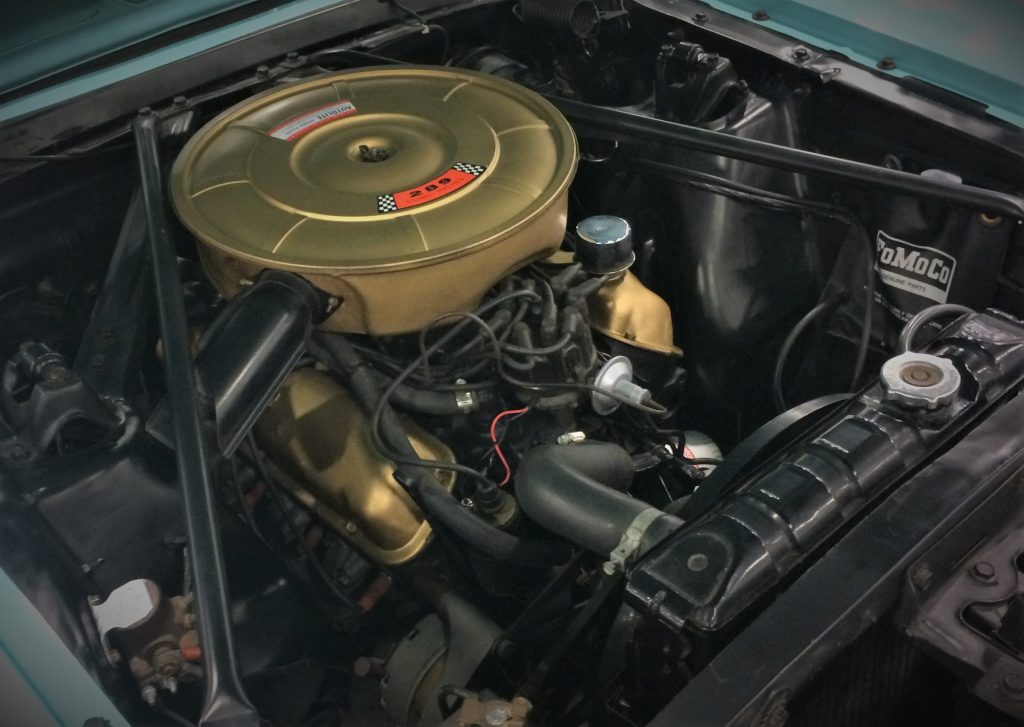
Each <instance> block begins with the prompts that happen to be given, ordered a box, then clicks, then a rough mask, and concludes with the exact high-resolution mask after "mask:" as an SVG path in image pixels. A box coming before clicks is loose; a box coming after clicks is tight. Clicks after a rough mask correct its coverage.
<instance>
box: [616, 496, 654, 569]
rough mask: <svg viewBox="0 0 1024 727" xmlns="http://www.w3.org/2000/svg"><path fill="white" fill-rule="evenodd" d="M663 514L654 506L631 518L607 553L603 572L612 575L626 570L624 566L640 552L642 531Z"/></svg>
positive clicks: (645, 530)
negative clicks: (611, 549) (617, 540)
mask: <svg viewBox="0 0 1024 727" xmlns="http://www.w3.org/2000/svg"><path fill="white" fill-rule="evenodd" d="M664 514H665V513H663V512H662V511H661V510H659V509H657V508H655V507H649V508H647V509H646V510H643V511H641V512H640V514H639V515H637V516H636V517H635V518H633V522H631V523H630V524H629V527H627V528H626V531H625V532H624V533H622V537H621V538H620V539H619V544H618V545H616V546H615V550H613V551H612V552H611V553H610V554H609V555H608V560H607V561H606V562H605V564H604V572H605V573H607V574H608V575H612V574H613V573H615V572H621V571H624V570H626V566H627V565H629V563H630V562H631V561H632V560H633V558H634V557H636V555H637V554H638V553H639V552H640V546H641V544H642V543H643V539H644V533H646V532H647V528H649V527H650V526H651V523H653V522H654V521H655V520H657V519H658V518H660V517H661V516H662V515H664Z"/></svg>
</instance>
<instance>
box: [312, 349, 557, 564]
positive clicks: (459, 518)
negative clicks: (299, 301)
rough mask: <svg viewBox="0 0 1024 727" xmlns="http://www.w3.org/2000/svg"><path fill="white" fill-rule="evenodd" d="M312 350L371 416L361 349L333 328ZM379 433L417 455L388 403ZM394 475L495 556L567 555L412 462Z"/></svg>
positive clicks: (375, 393) (538, 559)
mask: <svg viewBox="0 0 1024 727" xmlns="http://www.w3.org/2000/svg"><path fill="white" fill-rule="evenodd" d="M310 350H311V351H313V353H314V354H315V355H317V357H318V358H321V359H323V360H324V361H325V362H326V363H328V364H329V365H330V366H331V367H332V368H333V369H335V370H336V371H337V373H339V374H340V375H341V376H342V377H344V378H345V379H346V381H347V383H348V387H349V391H350V392H351V393H352V396H353V398H354V399H355V400H356V402H357V403H358V404H359V406H360V407H361V408H362V409H363V411H364V412H365V413H366V415H367V416H368V417H369V416H371V415H372V412H373V411H374V409H376V407H377V404H378V402H379V401H380V397H381V391H380V386H379V385H378V382H377V379H376V376H375V375H374V373H373V371H372V370H371V369H370V368H369V367H368V366H367V365H366V364H365V362H364V361H363V359H362V357H361V356H360V355H359V352H358V351H356V350H355V348H353V347H352V345H351V344H350V343H349V342H348V341H347V340H346V339H345V338H344V337H342V336H339V335H337V334H332V335H330V336H320V337H318V338H316V339H314V344H313V345H311V346H310ZM380 434H381V437H382V439H383V440H384V441H385V442H386V443H387V446H389V447H391V448H392V449H394V450H395V451H396V452H398V453H400V454H402V455H408V456H412V457H416V456H418V455H417V454H416V451H415V450H414V449H413V447H412V444H410V443H409V437H408V435H407V434H406V433H405V430H404V429H402V426H401V424H400V423H399V421H398V417H397V416H396V415H395V412H394V410H392V409H391V407H390V406H388V405H385V407H384V411H383V415H382V416H381V418H380ZM395 479H396V480H397V481H398V482H399V484H401V485H402V486H403V487H405V488H406V489H407V490H408V491H409V494H410V495H411V496H412V498H413V500H415V501H416V503H417V504H419V506H420V507H421V508H422V509H423V510H424V511H425V512H426V513H427V515H428V516H430V517H431V518H433V519H434V520H436V521H438V522H440V523H442V524H443V525H444V526H445V527H447V528H448V529H449V530H450V531H451V532H452V533H454V534H455V535H456V536H458V537H459V538H461V539H462V540H464V541H466V542H467V543H469V544H470V545H472V546H473V547H475V548H476V549H478V550H479V551H481V552H482V553H485V554H487V555H489V556H491V557H493V558H496V559H498V560H504V561H509V562H513V563H518V564H521V565H529V566H535V567H544V566H550V565H556V564H559V563H564V562H565V561H567V560H568V559H569V556H570V553H569V549H568V548H567V547H565V546H564V545H562V544H560V543H555V542H542V541H535V540H524V539H523V538H519V537H516V536H515V535H512V534H511V533H507V532H505V531H504V530H500V529H498V528H496V527H494V526H493V525H491V524H490V523H487V522H485V521H484V520H481V519H480V518H479V517H477V516H476V515H474V514H473V513H471V512H470V511H468V510H466V509H465V508H464V507H462V505H461V504H460V503H459V502H458V501H457V500H456V499H455V498H454V497H452V495H451V493H450V492H448V491H447V490H446V489H445V488H444V487H442V486H441V483H440V482H438V481H437V478H436V477H434V475H433V473H432V472H430V471H429V470H424V469H422V468H419V467H417V468H410V469H409V470H408V474H405V475H403V474H399V473H396V477H395Z"/></svg>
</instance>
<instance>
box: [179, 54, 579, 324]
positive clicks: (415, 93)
mask: <svg viewBox="0 0 1024 727" xmlns="http://www.w3.org/2000/svg"><path fill="white" fill-rule="evenodd" d="M576 159H577V149H576V139H575V136H574V135H573V132H572V129H571V127H570V126H569V124H568V122H567V121H566V120H565V119H564V118H563V117H562V115H561V114H560V113H559V112H558V111H557V110H556V109H555V108H554V107H553V106H552V105H551V104H549V103H548V102H547V101H545V100H544V99H542V98H541V97H540V96H538V95H537V94H535V93H533V92H532V91H529V90H527V89H525V88H523V87H522V86H519V85H517V84H514V83H512V82H510V81H505V80H502V79H499V78H495V77H493V76H488V75H484V74H480V73H473V72H469V71H462V70H457V69H448V68H430V67H416V66H392V67H386V68H371V69H365V70H358V71H352V72H345V73H341V74H330V75H325V76H319V77H316V78H313V79H311V80H306V81H302V82H299V83H296V84H292V85H287V86H282V87H281V88H276V89H272V90H270V91H267V92H265V93H262V94H260V95H258V96H255V97H254V98H252V99H249V100H247V101H245V102H243V103H240V104H238V105H236V106H234V107H232V108H230V109H228V110H227V111H225V112H224V113H222V114H221V115H219V116H218V117H216V118H215V119H213V120H212V121H211V122H210V123H208V124H207V125H206V126H205V127H203V128H202V129H201V130H200V131H199V132H198V133H197V134H196V135H195V136H193V137H192V139H191V140H189V142H188V144H186V146H185V148H184V150H183V151H182V153H181V155H180V156H179V157H178V160H177V162H176V163H175V165H174V169H173V171H172V173H171V185H170V187H171V198H172V201H173V203H174V207H175V209H176V210H177V213H178V215H179V217H180V218H181V220H182V222H183V223H184V224H185V226H186V227H188V228H189V229H190V230H191V231H192V232H193V233H194V234H195V235H196V237H197V238H198V239H199V240H200V241H201V242H202V243H204V244H201V245H200V246H199V250H200V255H201V257H202V260H203V264H204V266H205V268H206V271H207V273H208V274H209V276H210V278H211V279H212V280H213V282H214V284H215V285H216V286H217V288H218V289H219V290H220V292H221V293H222V294H224V295H226V296H229V297H230V296H233V295H235V294H236V293H237V292H238V291H239V289H240V288H241V287H242V286H243V285H245V284H246V283H247V282H248V281H251V280H252V279H254V278H255V277H256V276H257V275H259V273H260V272H261V271H263V270H265V269H268V268H269V269H276V270H289V271H292V272H296V273H299V274H301V275H303V276H305V277H306V278H307V279H308V280H309V281H310V282H312V283H313V284H314V285H316V286H317V287H319V288H320V289H322V290H324V291H325V292H327V293H329V294H331V295H333V296H335V297H337V298H338V299H339V300H340V301H341V306H340V307H339V308H338V309H337V310H336V311H335V312H334V313H333V314H332V315H331V316H330V317H329V318H328V319H327V321H325V322H324V323H323V324H322V325H323V327H324V328H327V329H329V330H337V331H348V332H356V333H371V334H378V335H380V334H394V333H406V332H411V331H416V330H419V329H420V328H422V327H423V326H425V325H426V324H427V323H429V322H430V321H431V320H432V319H434V318H435V317H437V316H438V315H441V314H443V313H449V312H453V311H462V310H469V309H471V308H473V307H474V306H476V305H477V303H478V302H479V300H480V298H481V296H482V295H483V294H484V293H485V292H486V291H487V289H488V288H490V287H491V286H492V285H494V283H496V282H497V281H498V280H500V279H501V278H502V277H504V276H505V275H507V274H508V273H509V272H511V271H512V270H515V269H516V268H518V267H520V266H522V265H523V264H525V263H527V262H529V261H530V260H533V259H537V258H540V257H543V256H545V255H548V254H550V253H551V252H552V251H553V250H555V249H556V248H558V246H559V244H560V243H561V241H562V236H563V235H564V233H565V220H566V199H567V192H568V187H569V183H570V182H571V181H572V177H573V174H574V173H575V170H576Z"/></svg>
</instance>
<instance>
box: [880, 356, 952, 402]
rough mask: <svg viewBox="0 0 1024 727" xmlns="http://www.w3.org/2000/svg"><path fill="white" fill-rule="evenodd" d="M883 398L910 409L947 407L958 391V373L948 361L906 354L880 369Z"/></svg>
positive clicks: (946, 359) (889, 361) (937, 357)
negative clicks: (883, 390)
mask: <svg viewBox="0 0 1024 727" xmlns="http://www.w3.org/2000/svg"><path fill="white" fill-rule="evenodd" d="M882 387H883V388H884V389H885V398H886V399H887V400H888V401H891V402H894V403H896V404H899V405H901V406H904V407H907V408H910V409H927V410H933V409H938V408H940V407H944V406H948V405H949V403H950V402H952V401H953V398H954V397H955V396H956V394H957V392H958V391H959V390H960V373H959V372H958V371H957V370H956V368H955V367H954V366H953V363H952V362H951V361H950V360H949V359H948V358H942V357H941V356H932V355H931V354H927V353H914V352H911V351H908V352H907V353H901V354H900V355H898V356H893V357H892V358H891V359H889V360H888V361H886V362H885V364H884V365H883V366H882Z"/></svg>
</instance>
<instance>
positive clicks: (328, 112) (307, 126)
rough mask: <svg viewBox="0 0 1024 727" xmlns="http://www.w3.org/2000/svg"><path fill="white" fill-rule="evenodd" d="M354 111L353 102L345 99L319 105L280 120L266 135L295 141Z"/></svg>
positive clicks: (355, 110) (355, 111)
mask: <svg viewBox="0 0 1024 727" xmlns="http://www.w3.org/2000/svg"><path fill="white" fill-rule="evenodd" d="M355 113H358V111H357V109H356V107H355V104H353V103H352V102H351V101H349V100H347V99H346V100H344V101H339V102H338V103H333V104H328V105H327V106H321V107H320V108H318V109H313V110H312V111H309V112H307V113H304V114H299V115H298V116H296V117H295V118H292V119H288V120H287V121H282V122H281V123H280V124H278V125H277V126H275V127H274V128H272V129H271V130H270V131H268V132H267V136H272V137H274V138H275V139H284V140H285V141H295V140H296V139H298V138H299V137H301V136H305V135H306V134H308V133H309V132H311V131H312V130H313V129H317V128H319V127H321V126H323V125H324V124H329V123H331V122H332V121H339V120H340V119H343V118H345V117H346V116H351V115H352V114H355Z"/></svg>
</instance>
